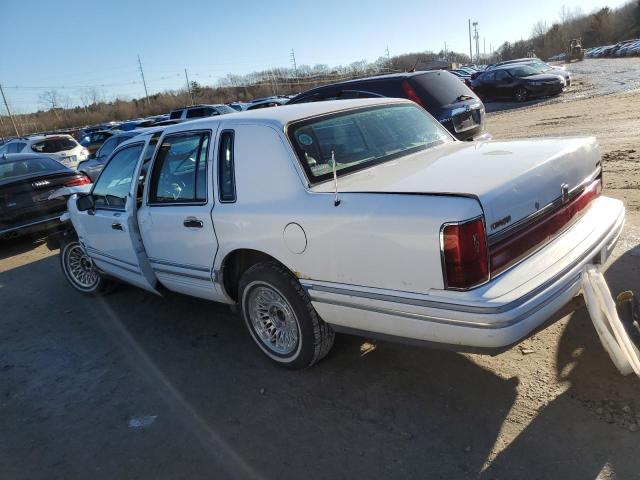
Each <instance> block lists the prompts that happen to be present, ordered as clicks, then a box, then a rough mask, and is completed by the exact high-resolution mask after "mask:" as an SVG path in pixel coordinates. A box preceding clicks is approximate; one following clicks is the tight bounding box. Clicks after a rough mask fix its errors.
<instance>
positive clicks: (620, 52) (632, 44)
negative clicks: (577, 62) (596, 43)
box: [584, 38, 640, 58]
mask: <svg viewBox="0 0 640 480" xmlns="http://www.w3.org/2000/svg"><path fill="white" fill-rule="evenodd" d="M638 55H640V38H636V39H632V40H625V41H623V42H618V43H616V44H615V45H606V46H603V47H593V48H587V49H586V50H585V52H584V56H585V57H587V58H602V57H633V56H638Z"/></svg>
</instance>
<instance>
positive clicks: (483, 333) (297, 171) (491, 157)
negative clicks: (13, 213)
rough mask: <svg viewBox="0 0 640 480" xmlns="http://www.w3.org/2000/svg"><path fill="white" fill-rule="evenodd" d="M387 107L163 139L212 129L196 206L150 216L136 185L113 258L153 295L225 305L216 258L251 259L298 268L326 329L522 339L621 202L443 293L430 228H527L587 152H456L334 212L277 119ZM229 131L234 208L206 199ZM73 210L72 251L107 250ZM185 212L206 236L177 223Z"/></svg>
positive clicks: (420, 164) (273, 113)
mask: <svg viewBox="0 0 640 480" xmlns="http://www.w3.org/2000/svg"><path fill="white" fill-rule="evenodd" d="M398 102H404V101H401V100H396V99H367V100H354V101H347V100H344V101H337V102H319V103H310V104H300V105H292V106H284V107H281V108H277V109H264V110H256V111H249V112H242V113H236V114H228V115H224V116H220V117H213V118H206V119H202V120H196V121H192V122H189V123H188V124H178V125H173V126H170V127H168V128H167V129H166V130H165V131H164V133H163V137H162V138H161V139H160V142H162V141H163V139H164V138H165V137H166V136H168V135H171V134H172V133H176V132H183V131H187V130H188V131H193V130H196V131H198V130H209V131H211V132H212V138H211V141H210V147H209V152H208V162H209V163H208V175H207V176H208V179H209V182H211V181H212V180H213V184H211V183H210V184H209V187H208V188H207V192H208V193H207V195H208V199H207V203H206V204H205V205H190V206H185V205H181V206H177V205H173V206H162V207H159V206H150V205H148V201H147V200H148V193H149V181H148V178H149V175H147V181H146V184H145V195H144V202H143V204H142V206H141V207H140V208H139V210H138V209H137V207H132V208H130V209H129V208H128V209H127V212H126V216H127V221H128V222H130V223H127V228H128V230H129V231H130V232H131V233H130V236H131V238H132V240H131V245H132V247H131V251H128V252H127V255H130V257H127V258H124V257H123V259H124V260H126V261H127V262H129V263H130V264H134V263H135V262H136V261H137V262H138V263H137V265H138V266H139V267H140V269H141V270H144V271H145V275H146V276H145V278H146V279H147V281H148V283H149V285H150V286H153V284H154V278H152V277H154V276H155V279H157V280H158V281H159V282H160V283H162V284H163V285H164V286H166V287H167V288H169V289H171V290H174V291H177V292H181V293H185V294H188V295H192V296H197V297H201V298H208V299H211V300H216V301H221V302H226V303H235V300H234V299H233V298H232V297H231V296H230V295H229V292H227V291H226V289H225V287H224V279H225V260H227V259H228V258H229V255H231V254H232V253H234V252H236V251H238V250H242V249H247V250H255V251H258V252H261V253H263V254H267V255H269V256H271V257H273V258H274V259H276V260H278V261H279V262H281V263H282V264H283V265H284V266H286V267H287V268H288V269H289V270H290V271H291V272H293V274H294V275H295V276H296V277H297V278H298V279H299V281H300V283H301V284H302V286H303V287H304V288H306V289H307V291H308V292H309V295H310V297H311V300H312V303H313V305H314V307H315V308H316V310H317V311H318V312H319V314H320V316H321V317H322V318H323V320H324V321H326V322H327V323H329V324H331V325H333V326H334V327H335V328H336V329H345V330H355V331H363V332H369V333H379V334H383V335H391V336H395V337H403V338H408V339H417V340H425V341H431V342H437V343H447V344H453V345H457V346H470V347H501V346H505V345H508V344H511V343H513V342H515V341H517V340H518V339H520V338H522V337H523V336H524V335H526V334H527V333H529V332H530V331H531V330H533V329H534V328H536V327H537V326H539V325H540V324H541V323H542V322H543V321H545V320H546V319H547V318H549V316H550V315H551V314H553V313H554V312H555V311H557V310H558V309H559V308H560V307H561V306H562V305H564V303H566V302H567V301H568V300H569V299H570V298H571V297H572V296H573V295H575V294H576V293H577V292H578V290H579V271H580V269H581V268H582V266H583V265H584V264H586V263H588V262H593V261H596V262H604V261H605V260H606V258H607V257H608V255H609V253H610V252H611V249H612V248H613V245H615V242H616V240H617V238H618V236H619V234H620V231H621V229H622V226H623V224H624V207H623V206H622V204H621V202H619V201H617V200H613V199H610V198H606V197H600V198H598V199H596V200H594V201H593V202H592V204H591V205H590V206H589V207H588V209H587V211H586V213H585V214H584V215H583V216H582V217H581V218H580V220H579V221H577V222H576V223H575V224H573V225H572V226H571V227H570V228H568V229H567V230H566V231H564V232H563V233H562V234H561V235H559V236H558V237H556V238H555V239H554V240H553V241H551V242H550V243H548V244H546V245H544V246H542V247H541V248H540V249H539V250H537V251H536V252H535V253H533V254H531V255H529V256H528V257H526V258H525V259H523V260H522V261H520V262H519V263H518V264H516V265H515V266H513V267H511V268H509V269H508V270H506V271H504V272H502V273H501V274H499V275H498V276H497V277H496V278H494V279H492V280H491V281H489V282H488V283H486V284H484V285H482V286H480V287H477V288H473V289H471V290H469V291H451V290H445V289H444V282H443V274H442V263H441V262H442V260H441V253H440V228H441V226H442V224H443V223H445V222H451V221H464V220H467V219H470V218H474V217H477V216H479V215H482V214H484V215H485V217H486V219H487V224H488V225H490V224H491V223H492V222H494V221H497V220H500V219H501V218H502V217H504V216H505V215H508V216H511V217H512V222H516V221H519V220H520V219H522V218H525V217H528V216H529V215H530V214H532V213H535V212H536V211H537V210H538V209H540V208H543V207H544V206H546V205H547V204H548V203H550V202H551V201H553V200H555V199H557V198H558V196H559V195H560V194H561V189H560V186H561V184H563V183H565V184H567V185H568V186H569V187H571V188H576V187H578V186H579V185H580V184H581V183H582V182H583V181H584V180H585V179H586V178H588V177H589V176H590V175H592V174H593V172H594V171H597V169H598V168H599V161H600V157H599V152H598V148H597V143H596V142H595V140H593V139H547V140H528V141H523V142H493V141H489V142H478V143H476V142H474V143H466V142H458V141H452V143H448V144H444V145H442V146H439V147H435V148H432V149H428V150H425V151H422V152H419V153H417V154H413V155H411V156H405V157H402V158H400V159H397V160H393V161H389V162H386V163H382V164H379V165H377V166H374V167H371V168H367V169H365V170H362V171H360V172H355V173H351V174H348V175H345V176H343V177H340V178H339V179H338V189H339V199H340V204H339V205H338V206H336V205H335V204H334V191H333V189H334V184H333V182H332V181H329V182H324V183H320V184H317V185H310V184H309V181H308V179H307V178H306V176H305V174H304V172H303V169H302V168H301V165H300V163H299V161H298V159H297V157H296V155H295V153H294V151H293V149H292V147H291V145H290V143H289V140H288V138H287V136H286V134H285V131H286V127H287V125H288V123H289V122H292V121H295V120H299V119H304V118H309V117H314V116H317V115H322V114H325V113H327V112H332V111H337V110H345V109H350V108H359V107H362V106H371V105H380V104H391V103H398ZM407 103H410V102H407ZM227 129H231V130H233V131H234V132H235V142H234V157H235V185H236V192H237V199H236V201H235V202H233V203H224V202H220V201H219V198H218V197H217V195H218V193H217V192H219V191H220V188H219V185H218V184H217V181H218V175H217V151H218V144H219V136H220V134H221V132H223V131H225V130H227ZM132 142H134V140H130V141H128V142H125V143H123V144H122V145H121V146H120V147H119V148H122V147H123V146H125V145H127V144H128V143H132ZM156 153H157V152H156ZM151 168H153V167H151ZM150 171H151V170H150ZM463 173H464V175H463ZM131 195H135V192H134V191H133V190H132V192H131ZM145 202H146V203H145ZM71 203H73V204H74V205H72V204H71ZM130 203H131V205H133V204H135V202H133V201H132V202H130ZM127 205H129V203H127ZM69 212H70V215H71V219H72V221H73V224H74V226H75V228H76V230H77V232H78V235H79V236H80V238H81V241H83V242H84V243H85V244H86V245H88V246H92V245H93V248H94V249H95V248H96V247H95V245H98V244H99V242H104V245H103V246H105V247H104V248H107V247H106V245H108V243H109V242H108V241H107V239H106V238H107V236H108V235H107V234H106V233H105V234H104V235H105V238H104V240H101V239H100V236H101V235H103V233H101V231H98V230H100V228H98V227H91V228H95V229H97V230H96V232H95V233H93V232H91V231H89V230H90V229H88V227H87V225H88V223H91V222H95V223H97V222H99V220H98V219H97V218H96V216H91V215H88V214H86V212H78V211H77V209H76V208H75V202H74V201H70V207H69ZM192 216H193V217H196V218H197V219H199V220H202V221H203V228H200V229H189V228H186V227H185V226H184V225H183V224H182V222H183V221H184V220H185V219H186V218H187V217H192ZM110 220H112V219H110ZM100 221H101V220H100ZM107 223H108V221H107ZM507 223H508V222H507ZM488 228H489V227H488ZM504 228H508V226H506V227H505V225H500V226H498V227H497V228H495V229H494V230H493V231H489V232H488V233H489V234H499V233H501V231H502V229H504ZM137 229H139V231H138V230H137ZM110 233H111V232H109V234H110ZM120 233H122V232H120ZM123 236H127V235H123ZM94 238H95V240H94ZM101 245H102V244H101ZM127 248H129V247H127ZM87 251H88V253H89V255H90V256H92V258H94V259H95V260H96V262H97V264H98V265H100V264H99V262H100V260H99V259H98V258H99V257H98V256H96V255H95V253H92V250H91V249H88V250H87ZM114 252H115V250H112V253H114ZM132 252H136V254H135V256H131V255H132ZM123 255H124V254H123ZM134 257H135V258H134ZM143 276H144V275H143ZM121 278H123V277H121ZM131 283H134V282H131Z"/></svg>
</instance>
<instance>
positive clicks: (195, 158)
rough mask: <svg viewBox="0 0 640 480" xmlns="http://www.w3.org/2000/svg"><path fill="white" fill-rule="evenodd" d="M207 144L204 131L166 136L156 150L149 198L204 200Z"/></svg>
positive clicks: (181, 200) (168, 200)
mask: <svg viewBox="0 0 640 480" xmlns="http://www.w3.org/2000/svg"><path fill="white" fill-rule="evenodd" d="M208 147H209V133H206V132H190V133H187V134H178V135H170V136H168V137H166V138H165V139H164V140H163V142H162V144H161V145H160V147H159V149H158V153H157V154H156V161H155V163H154V166H153V172H152V177H151V191H150V194H149V202H150V203H156V204H162V203H205V202H206V201H207V151H208Z"/></svg>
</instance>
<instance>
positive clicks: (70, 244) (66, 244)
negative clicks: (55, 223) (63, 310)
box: [59, 237, 116, 295]
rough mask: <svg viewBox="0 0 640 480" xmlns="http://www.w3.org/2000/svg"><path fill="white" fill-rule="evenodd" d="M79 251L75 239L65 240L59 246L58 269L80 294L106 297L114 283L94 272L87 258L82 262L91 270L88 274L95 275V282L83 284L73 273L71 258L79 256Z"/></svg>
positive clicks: (112, 288) (114, 285)
mask: <svg viewBox="0 0 640 480" xmlns="http://www.w3.org/2000/svg"><path fill="white" fill-rule="evenodd" d="M80 251H82V248H81V247H80V243H79V242H78V239H77V238H73V237H72V238H66V239H65V240H64V241H63V242H62V244H61V245H60V255H59V259H60V267H61V268H62V273H63V274H64V277H65V278H66V279H67V282H69V284H70V285H71V286H72V287H73V288H74V289H75V290H77V291H78V292H80V293H84V294H85V295H106V294H108V293H110V292H112V291H113V290H114V289H115V287H116V283H115V282H114V281H112V280H109V279H106V278H104V277H103V276H102V275H101V274H100V273H99V272H98V271H97V270H95V267H94V266H93V263H92V262H91V260H90V259H89V258H88V257H87V258H86V259H85V260H84V261H86V262H87V263H88V265H87V267H86V268H87V270H89V269H92V270H91V272H90V273H91V274H93V275H95V281H92V282H89V281H84V282H83V281H82V280H81V279H80V278H79V276H78V274H76V273H74V271H73V268H72V266H71V263H72V260H71V258H72V257H77V255H79V254H80V253H79V252H80ZM85 257H86V255H85ZM85 273H88V272H85Z"/></svg>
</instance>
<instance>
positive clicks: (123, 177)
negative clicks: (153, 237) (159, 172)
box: [71, 141, 157, 293]
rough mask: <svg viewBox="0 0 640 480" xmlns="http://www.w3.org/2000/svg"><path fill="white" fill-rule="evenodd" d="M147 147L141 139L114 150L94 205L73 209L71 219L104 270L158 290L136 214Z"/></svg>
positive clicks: (96, 188) (95, 192) (93, 193)
mask: <svg viewBox="0 0 640 480" xmlns="http://www.w3.org/2000/svg"><path fill="white" fill-rule="evenodd" d="M144 147H145V142H144V141H141V142H136V143H133V144H129V145H125V146H124V147H122V148H121V149H119V150H117V151H116V152H114V154H113V156H112V157H111V159H110V160H109V162H108V163H107V165H106V166H105V168H104V170H103V171H102V173H101V174H100V176H99V178H98V180H97V181H96V183H95V185H94V187H93V189H92V191H91V194H90V195H91V196H92V197H93V204H94V207H93V208H92V209H91V210H87V211H83V212H79V211H77V210H75V211H71V219H72V222H73V225H74V227H75V228H76V231H77V233H78V236H79V238H80V242H81V243H82V245H83V246H84V249H85V251H86V252H87V254H88V255H89V256H90V257H91V259H92V260H93V261H94V262H95V264H96V266H97V267H98V268H99V269H100V270H102V271H103V272H105V273H106V274H108V275H111V276H113V277H115V278H118V279H120V280H123V281H125V282H127V283H131V284H134V285H136V286H139V287H141V288H144V289H146V290H149V291H152V292H156V290H155V283H156V280H155V276H154V275H153V272H152V271H151V268H150V266H149V262H148V261H147V259H146V255H145V253H144V248H143V245H142V242H141V239H140V234H139V231H138V227H137V221H136V216H135V214H136V209H137V206H136V201H135V195H136V192H137V189H138V176H139V171H140V158H141V154H142V152H143V151H144ZM156 293H157V292H156Z"/></svg>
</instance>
